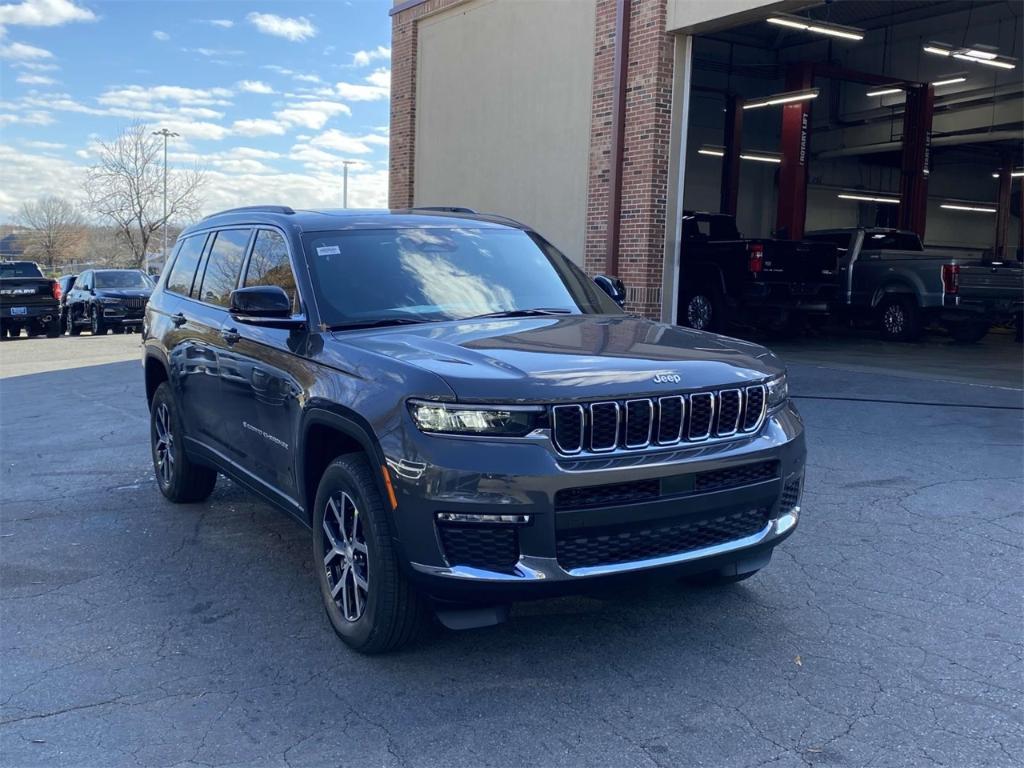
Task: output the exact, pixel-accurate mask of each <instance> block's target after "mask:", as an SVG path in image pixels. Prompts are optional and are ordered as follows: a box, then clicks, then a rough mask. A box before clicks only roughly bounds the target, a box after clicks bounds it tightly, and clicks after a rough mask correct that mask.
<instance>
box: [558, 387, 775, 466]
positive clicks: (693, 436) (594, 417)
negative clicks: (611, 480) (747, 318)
mask: <svg viewBox="0 0 1024 768" xmlns="http://www.w3.org/2000/svg"><path fill="white" fill-rule="evenodd" d="M723 393H726V396H727V397H732V398H738V400H739V409H738V414H737V416H736V420H735V423H733V420H732V419H731V418H730V419H729V423H728V424H719V423H718V419H719V417H720V416H721V415H722V407H721V398H722V394H723ZM758 397H759V398H760V403H759V406H760V407H757V406H758ZM695 402H696V403H697V404H698V407H697V408H696V411H697V412H698V413H699V412H701V411H705V410H706V412H707V413H708V422H707V427H706V429H702V430H701V431H697V432H695V431H694V411H695V409H694V403H695ZM666 404H668V405H669V407H670V408H671V409H672V410H673V411H674V410H675V409H676V408H678V409H679V417H680V418H679V428H678V432H676V431H675V430H673V434H669V435H663V434H662V427H663V426H664V423H665V414H664V413H663V411H664V408H665V406H666ZM637 406H639V407H637ZM631 407H632V410H633V411H638V413H635V414H634V417H633V418H634V420H635V419H636V418H638V417H642V416H643V410H644V409H645V408H646V410H647V419H648V422H647V424H646V425H640V424H637V423H635V421H634V422H633V423H631V420H630V418H629V411H630V409H631ZM752 407H753V408H754V409H755V410H754V411H750V412H749V413H748V411H749V410H750V409H751V408H752ZM602 409H607V410H602ZM550 414H551V435H552V442H553V443H554V447H555V449H556V450H557V451H558V453H559V454H561V455H564V456H577V455H582V456H605V455H609V454H613V453H625V452H627V451H628V452H630V453H634V452H639V451H642V450H644V449H652V450H653V449H655V448H657V449H664V448H672V447H686V446H688V445H698V444H701V443H705V442H710V441H717V440H728V439H733V438H738V437H749V436H751V435H753V434H754V433H756V432H758V431H760V429H761V428H762V427H763V426H764V423H765V420H766V419H767V416H768V393H767V390H766V388H765V386H764V385H763V384H752V385H749V386H740V387H724V388H723V389H720V390H709V391H704V392H694V393H692V394H688V395H683V394H679V395H662V396H661V397H634V398H628V399H625V398H624V399H622V400H599V401H596V402H593V403H562V404H559V405H552V406H551V411H550ZM612 415H614V419H615V422H614V423H615V435H614V442H613V443H609V442H608V441H609V440H610V439H611V435H610V434H609V433H610V431H611V430H610V424H611V417H612ZM674 415H675V414H674V413H673V414H672V416H673V417H674ZM563 419H571V420H572V423H566V422H563V421H562V420H563ZM669 421H671V418H670V419H669ZM595 424H598V425H600V426H601V427H602V429H601V430H600V431H599V434H598V437H603V438H604V439H603V440H595V430H594V426H595ZM748 425H750V426H748ZM560 426H561V429H560V428H559V427H560ZM641 426H646V428H647V430H646V434H645V440H644V441H642V442H634V441H631V439H630V435H629V432H630V428H632V430H633V431H634V432H640V431H641V430H640V428H641ZM576 427H578V428H579V431H580V440H579V442H578V443H575V442H574V443H573V444H572V445H567V446H563V445H561V443H560V441H559V435H562V437H563V439H564V436H565V434H566V433H568V434H569V435H573V433H574V428H576Z"/></svg>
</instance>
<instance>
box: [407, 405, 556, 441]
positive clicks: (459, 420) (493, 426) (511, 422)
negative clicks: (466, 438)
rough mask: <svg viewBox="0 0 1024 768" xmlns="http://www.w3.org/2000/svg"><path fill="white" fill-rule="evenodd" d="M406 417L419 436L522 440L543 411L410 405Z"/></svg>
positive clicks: (508, 407) (528, 407) (521, 408)
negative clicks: (486, 437) (459, 436)
mask: <svg viewBox="0 0 1024 768" xmlns="http://www.w3.org/2000/svg"><path fill="white" fill-rule="evenodd" d="M409 413H411V414H412V419H413V421H415V422H416V426H417V427H419V428H420V431H421V432H433V433H440V434H449V435H491V436H495V437H523V436H524V435H528V434H529V433H530V432H532V431H533V430H534V429H535V428H536V426H537V422H538V421H539V420H540V418H541V416H542V415H543V413H544V409H543V408H539V407H537V408H534V407H532V406H493V407H492V406H478V405H448V404H445V403H426V402H422V401H410V403H409Z"/></svg>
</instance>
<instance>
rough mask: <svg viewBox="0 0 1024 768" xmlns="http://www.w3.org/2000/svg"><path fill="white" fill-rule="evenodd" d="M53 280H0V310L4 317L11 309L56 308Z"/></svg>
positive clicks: (18, 278) (34, 278)
mask: <svg viewBox="0 0 1024 768" xmlns="http://www.w3.org/2000/svg"><path fill="white" fill-rule="evenodd" d="M56 306H57V300H56V299H55V298H53V280H49V279H47V278H45V277H4V278H0V309H2V310H4V311H3V315H4V316H5V317H6V316H8V315H9V314H10V310H11V308H13V307H37V308H38V307H49V308H51V309H53V308H56Z"/></svg>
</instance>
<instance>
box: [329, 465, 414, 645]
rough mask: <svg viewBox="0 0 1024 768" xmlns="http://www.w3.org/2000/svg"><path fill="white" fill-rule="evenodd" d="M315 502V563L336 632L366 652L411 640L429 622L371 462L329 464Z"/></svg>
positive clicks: (407, 643) (406, 642) (347, 643)
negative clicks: (402, 563) (402, 559)
mask: <svg viewBox="0 0 1024 768" xmlns="http://www.w3.org/2000/svg"><path fill="white" fill-rule="evenodd" d="M315 503H316V507H315V509H314V511H313V567H314V569H315V571H316V573H317V580H318V582H319V584H320V594H321V597H322V598H323V602H324V609H325V610H326V611H327V618H328V619H329V620H330V622H331V626H332V627H333V628H334V631H335V632H336V633H337V635H338V637H340V638H341V639H342V640H343V641H344V642H345V644H346V645H348V646H349V647H350V648H352V649H353V650H355V651H358V652H360V653H365V654H375V653H386V652H388V651H395V650H398V649H399V648H402V647H404V646H406V645H409V644H410V643H411V642H413V641H414V640H415V639H416V637H417V635H418V634H419V631H420V630H421V628H422V627H423V626H424V625H425V624H426V618H427V615H428V613H427V605H426V601H425V600H424V598H423V597H421V596H420V595H419V594H418V593H417V592H416V591H415V590H414V589H413V588H412V586H411V585H410V584H409V582H408V580H407V579H406V578H405V575H404V574H403V573H402V571H401V568H400V567H399V565H398V555H397V553H396V552H395V548H394V544H393V543H392V542H393V535H394V531H393V529H392V525H391V516H390V514H389V512H390V510H387V509H385V506H384V500H383V499H382V498H381V495H380V492H379V491H378V490H377V485H376V483H375V481H374V475H373V470H372V469H371V467H370V464H369V462H368V461H367V460H366V459H365V458H364V457H363V456H361V455H359V454H348V455H345V456H339V457H338V458H337V459H335V460H334V461H333V462H331V464H330V465H329V466H328V467H327V469H326V470H324V474H323V477H322V478H321V479H320V487H319V489H318V490H317V494H316V502H315ZM341 526H345V527H344V528H342V527H341ZM342 531H344V533H342ZM339 547H340V548H339ZM332 553H333V555H334V556H333V559H329V558H330V556H331V554H332ZM360 579H361V580H362V585H360V584H359V583H358V580H360ZM349 589H351V590H352V593H351V594H349ZM336 597H337V598H339V599H336Z"/></svg>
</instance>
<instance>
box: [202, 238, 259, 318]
mask: <svg viewBox="0 0 1024 768" xmlns="http://www.w3.org/2000/svg"><path fill="white" fill-rule="evenodd" d="M251 232H252V230H250V229H225V230H222V231H220V232H218V233H217V236H216V240H214V241H213V248H211V249H210V255H209V257H208V258H207V260H206V272H205V273H204V275H203V287H202V290H200V292H199V300H200V301H204V302H206V303H207V304H216V305H218V306H221V307H226V306H228V302H229V299H230V297H231V292H232V291H233V290H235V288H236V287H237V286H238V276H239V274H241V272H242V261H243V260H244V258H245V248H246V246H247V245H248V244H249V234H250V233H251Z"/></svg>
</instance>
